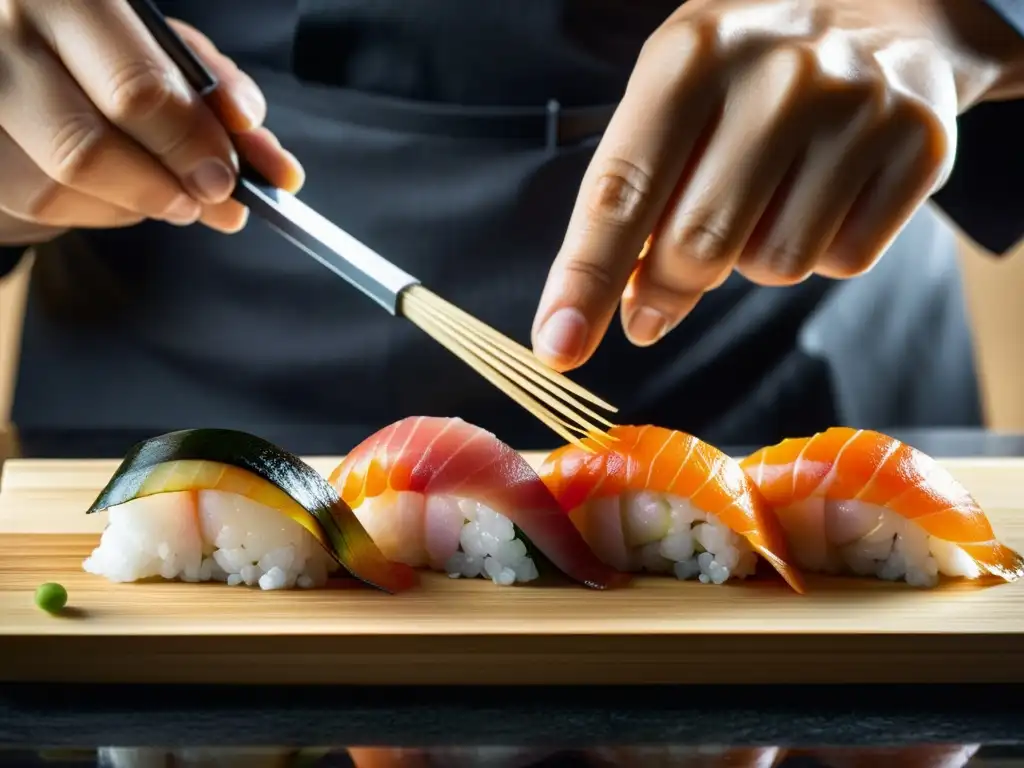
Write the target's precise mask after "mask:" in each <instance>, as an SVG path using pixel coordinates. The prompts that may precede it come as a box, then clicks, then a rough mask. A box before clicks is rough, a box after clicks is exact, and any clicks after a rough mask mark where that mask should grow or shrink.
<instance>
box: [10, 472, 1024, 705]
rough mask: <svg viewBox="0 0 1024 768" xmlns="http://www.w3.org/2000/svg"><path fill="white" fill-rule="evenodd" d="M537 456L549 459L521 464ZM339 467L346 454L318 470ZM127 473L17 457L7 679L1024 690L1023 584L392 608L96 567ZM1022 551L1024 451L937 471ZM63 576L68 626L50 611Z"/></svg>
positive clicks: (777, 586) (427, 582)
mask: <svg viewBox="0 0 1024 768" xmlns="http://www.w3.org/2000/svg"><path fill="white" fill-rule="evenodd" d="M527 458H528V459H529V460H530V461H531V463H533V464H536V463H537V462H538V461H539V458H540V457H538V456H536V455H529V454H528V455H527ZM307 460H308V461H309V462H310V464H312V465H313V466H314V467H315V468H316V469H318V470H319V471H320V472H322V473H324V474H327V473H329V472H330V470H331V469H333V467H334V466H335V465H336V464H337V462H338V459H336V458H330V457H328V458H311V459H307ZM117 463H118V462H117V461H100V460H93V461H79V460H75V461H36V460H10V461H8V462H7V463H6V464H5V465H4V468H3V477H2V481H0V482H2V484H0V680H4V681H13V680H47V681H124V682H173V681H179V682H223V683H359V684H384V685H386V684H474V683H477V684H484V683H489V684H543V683H550V684H584V683H595V684H615V683H634V684H637V683H639V684H657V683H722V684H729V683H865V682H878V683H892V682H906V683H912V682H917V683H920V682H936V683H938V682H945V683H950V682H1010V681H1014V682H1024V583H1022V582H1018V583H1014V584H998V585H995V586H985V587H982V586H977V585H969V584H963V583H952V584H947V585H943V586H941V587H940V588H938V589H937V590H918V589H914V588H912V587H908V586H906V585H901V584H889V583H885V582H880V581H877V580H874V579H826V578H815V577H811V578H809V580H808V586H809V594H807V595H805V596H803V597H801V596H799V595H796V594H795V593H793V592H792V591H791V590H789V589H788V588H787V587H785V586H784V585H783V584H782V582H781V580H779V579H777V578H773V577H767V576H766V577H764V578H761V577H759V578H757V579H754V580H752V581H748V582H746V583H737V584H729V585H724V586H713V585H702V584H697V583H680V582H677V581H675V580H674V579H669V578H659V577H647V578H639V579H637V580H636V582H635V583H634V584H633V585H632V586H631V587H629V588H627V589H624V590H617V591H610V592H593V591H590V590H586V589H584V588H582V587H577V586H574V585H567V586H564V587H561V586H560V587H529V586H524V587H512V588H502V587H496V586H495V585H493V584H491V583H490V582H489V581H484V580H480V579H474V580H450V579H448V578H447V577H445V576H444V575H441V574H425V578H424V580H423V584H422V586H421V587H420V588H419V589H417V590H414V591H412V592H409V593H405V594H401V595H396V596H389V595H384V594H381V593H378V592H374V591H371V590H368V589H365V588H361V587H358V586H355V585H352V584H345V583H341V582H339V583H338V585H336V586H332V588H329V589H325V590H318V591H309V592H306V591H287V592H284V591H282V592H262V591H258V590H253V589H246V588H244V587H227V586H225V585H220V584H194V585H192V584H179V583H147V584H122V585H117V584H111V583H109V582H107V581H106V580H104V579H102V578H99V577H96V576H93V575H91V574H87V573H85V572H84V571H83V570H82V568H81V563H82V561H83V560H84V559H85V558H86V556H87V555H88V554H89V552H90V551H91V549H92V548H93V547H94V546H95V545H96V543H97V541H98V539H99V533H100V531H101V530H102V528H103V525H104V522H105V521H104V516H103V515H102V514H101V515H89V516H87V515H85V514H84V510H85V509H86V508H87V507H88V505H89V504H90V503H91V502H92V500H93V499H94V498H95V496H96V494H97V493H98V492H99V490H100V488H101V487H102V486H103V485H104V484H105V482H106V481H107V479H108V478H109V476H110V474H111V472H112V471H113V469H114V468H115V467H116V466H117ZM942 463H943V464H944V465H946V466H947V467H948V468H949V469H950V470H951V471H952V472H953V474H954V475H956V476H957V477H958V478H959V479H960V480H961V481H962V482H963V483H964V484H965V485H967V487H968V488H969V489H970V490H971V491H972V492H973V493H974V495H975V496H976V498H977V499H978V501H979V502H980V503H981V504H982V506H984V507H985V508H986V510H987V512H988V514H989V516H990V518H991V520H992V522H993V525H994V526H995V528H996V531H997V533H998V535H999V536H1000V538H1001V539H1002V540H1003V541H1005V542H1006V543H1007V544H1009V545H1010V546H1013V547H1015V548H1017V549H1024V490H1022V488H1021V484H1022V480H1024V459H963V460H950V461H943V462H942ZM44 581H59V582H61V583H62V584H64V585H65V586H66V587H67V589H68V592H69V595H70V602H69V606H70V608H71V611H70V613H69V615H68V616H62V617H54V616H50V615H47V614H45V613H43V612H42V611H40V610H39V609H37V608H36V607H35V605H34V603H33V591H34V590H35V588H36V587H37V586H38V585H39V584H40V583H42V582H44Z"/></svg>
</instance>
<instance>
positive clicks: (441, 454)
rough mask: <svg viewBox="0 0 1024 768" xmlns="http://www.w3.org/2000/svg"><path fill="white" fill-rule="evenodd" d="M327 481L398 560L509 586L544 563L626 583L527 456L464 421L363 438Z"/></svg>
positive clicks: (405, 426) (404, 423)
mask: <svg viewBox="0 0 1024 768" xmlns="http://www.w3.org/2000/svg"><path fill="white" fill-rule="evenodd" d="M329 481H330V483H331V484H332V485H333V486H334V487H335V488H336V489H337V491H338V493H340V494H341V496H342V498H343V499H344V500H345V501H346V502H347V503H348V504H349V505H350V506H351V507H352V509H353V510H354V511H355V514H356V516H357V517H358V518H359V520H360V522H362V524H363V526H364V527H365V528H366V530H367V531H368V532H369V533H370V536H372V537H373V540H374V541H375V542H376V544H377V546H378V547H380V549H381V551H382V552H384V554H385V555H386V556H387V557H388V558H389V559H391V560H394V561H397V562H401V563H405V564H407V565H410V566H413V567H417V568H419V567H429V568H431V569H433V570H437V571H444V572H446V573H448V575H449V576H451V577H453V578H458V577H460V576H462V577H468V578H472V577H477V576H485V577H487V578H490V579H491V580H492V581H493V582H494V583H495V584H499V585H505V586H507V585H511V584H513V583H516V582H529V581H533V580H534V579H536V578H538V577H539V576H540V571H541V570H543V568H542V566H543V564H544V561H545V560H546V561H548V562H550V563H551V564H553V565H554V566H555V568H557V569H558V570H560V571H561V572H562V573H564V574H566V575H568V576H569V577H571V578H573V579H575V580H576V581H579V582H581V583H583V584H586V585H587V586H589V587H594V588H599V589H600V588H605V587H610V586H614V585H616V584H619V583H622V582H623V581H624V580H623V579H622V578H621V576H620V575H619V574H617V573H616V572H615V571H614V570H612V569H611V568H609V567H608V566H606V565H605V564H604V563H602V562H601V561H600V560H599V559H598V558H597V557H596V556H595V555H594V553H593V552H591V551H590V549H589V548H588V547H587V545H586V543H585V542H584V541H583V538H582V537H581V536H580V535H579V533H578V532H577V531H576V529H575V528H574V527H573V525H572V523H571V522H570V521H569V519H568V518H567V517H566V516H565V513H564V512H563V511H562V509H561V507H559V505H558V502H557V501H556V500H555V499H554V497H553V496H552V495H551V493H550V492H549V491H548V489H547V488H546V487H545V485H544V483H542V482H541V480H540V478H539V477H538V476H537V473H536V472H534V470H533V469H532V468H531V467H530V465H529V464H528V463H527V462H526V460H525V459H524V458H523V457H522V456H521V455H520V454H519V453H517V452H516V451H515V450H513V449H512V448H510V447H509V446H507V445H505V443H503V442H501V441H500V440H499V439H498V438H497V437H495V436H494V435H493V434H491V433H490V432H488V431H486V430H484V429H481V428H480V427H477V426H474V425H472V424H468V423H467V422H465V421H463V420H462V419H445V418H437V417H429V416H415V417H410V418H406V419H402V420H401V421H397V422H395V423H394V424H391V425H390V426H387V427H385V428H384V429H382V430H380V431H379V432H377V433H376V434H373V435H371V436H370V437H368V438H367V439H366V440H364V441H363V442H362V443H360V444H359V445H358V446H357V447H356V448H355V449H354V450H353V451H352V452H351V453H350V454H349V455H348V456H346V457H345V460H344V461H342V463H341V464H340V465H338V467H337V468H336V469H335V470H334V471H333V472H332V473H331V475H330V478H329Z"/></svg>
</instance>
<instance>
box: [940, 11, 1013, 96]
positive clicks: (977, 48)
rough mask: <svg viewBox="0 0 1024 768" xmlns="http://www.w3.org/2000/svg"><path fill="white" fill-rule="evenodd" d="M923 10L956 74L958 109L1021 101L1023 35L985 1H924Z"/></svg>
mask: <svg viewBox="0 0 1024 768" xmlns="http://www.w3.org/2000/svg"><path fill="white" fill-rule="evenodd" d="M929 5H931V6H932V8H933V10H934V12H935V17H936V20H937V24H938V26H939V27H941V29H940V30H938V36H939V38H940V39H941V42H942V44H943V45H944V46H945V47H946V48H947V49H948V50H949V53H950V57H951V60H952V63H953V66H954V69H955V70H956V72H957V90H958V92H959V94H960V102H961V109H966V108H968V107H970V106H971V105H973V104H976V103H978V102H980V101H996V100H1000V99H1014V98H1020V97H1024V32H1022V31H1019V30H1018V29H1016V28H1014V26H1012V25H1011V24H1010V23H1009V21H1007V19H1006V18H1004V17H1003V16H1002V15H1000V13H999V12H998V11H997V10H996V6H995V5H994V4H992V3H990V2H988V1H987V0H930V2H929ZM1022 21H1024V20H1022Z"/></svg>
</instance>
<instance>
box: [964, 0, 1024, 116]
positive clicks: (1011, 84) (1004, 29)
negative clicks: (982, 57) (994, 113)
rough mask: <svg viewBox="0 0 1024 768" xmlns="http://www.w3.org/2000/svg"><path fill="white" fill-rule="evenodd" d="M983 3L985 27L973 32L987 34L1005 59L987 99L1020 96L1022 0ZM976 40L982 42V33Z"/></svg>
mask: <svg viewBox="0 0 1024 768" xmlns="http://www.w3.org/2000/svg"><path fill="white" fill-rule="evenodd" d="M983 4H984V5H985V6H986V11H985V12H984V13H983V14H982V18H985V17H986V16H987V17H988V19H987V21H986V22H985V26H986V27H987V29H984V30H981V31H980V32H978V33H975V34H981V35H984V34H990V35H991V38H990V39H989V42H988V45H989V46H993V48H992V50H993V51H994V53H995V55H997V56H999V57H1002V58H1003V59H1004V60H1005V62H1006V63H1005V66H1004V72H1003V74H1002V77H1001V78H1000V82H999V83H997V85H996V87H994V88H993V89H991V91H990V93H989V94H988V96H987V99H988V100H991V101H995V100H1002V99H1019V98H1024V0H983ZM979 42H980V43H981V44H985V39H984V37H983V36H982V37H981V38H980V40H979Z"/></svg>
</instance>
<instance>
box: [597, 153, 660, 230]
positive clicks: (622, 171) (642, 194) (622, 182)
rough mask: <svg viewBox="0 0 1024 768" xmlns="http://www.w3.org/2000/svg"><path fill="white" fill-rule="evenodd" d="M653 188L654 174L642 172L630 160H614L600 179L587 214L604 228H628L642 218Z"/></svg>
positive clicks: (606, 167) (599, 176) (600, 175)
mask: <svg viewBox="0 0 1024 768" xmlns="http://www.w3.org/2000/svg"><path fill="white" fill-rule="evenodd" d="M651 187H652V179H651V174H649V173H648V172H647V171H645V170H644V169H643V168H641V167H640V166H638V165H636V164H635V163H632V162H630V161H628V160H621V159H614V160H611V161H610V162H608V163H607V164H606V166H605V168H604V169H602V170H601V172H600V174H599V175H598V177H597V181H596V182H595V184H594V188H593V193H592V194H591V196H590V201H589V204H588V206H587V210H588V211H589V213H590V216H591V217H592V218H593V219H595V220H596V221H598V222H600V223H602V224H609V225H613V226H628V225H630V224H633V223H636V222H637V221H638V220H639V219H640V218H642V217H643V215H644V213H645V211H646V208H647V201H648V200H649V199H650V195H651Z"/></svg>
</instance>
